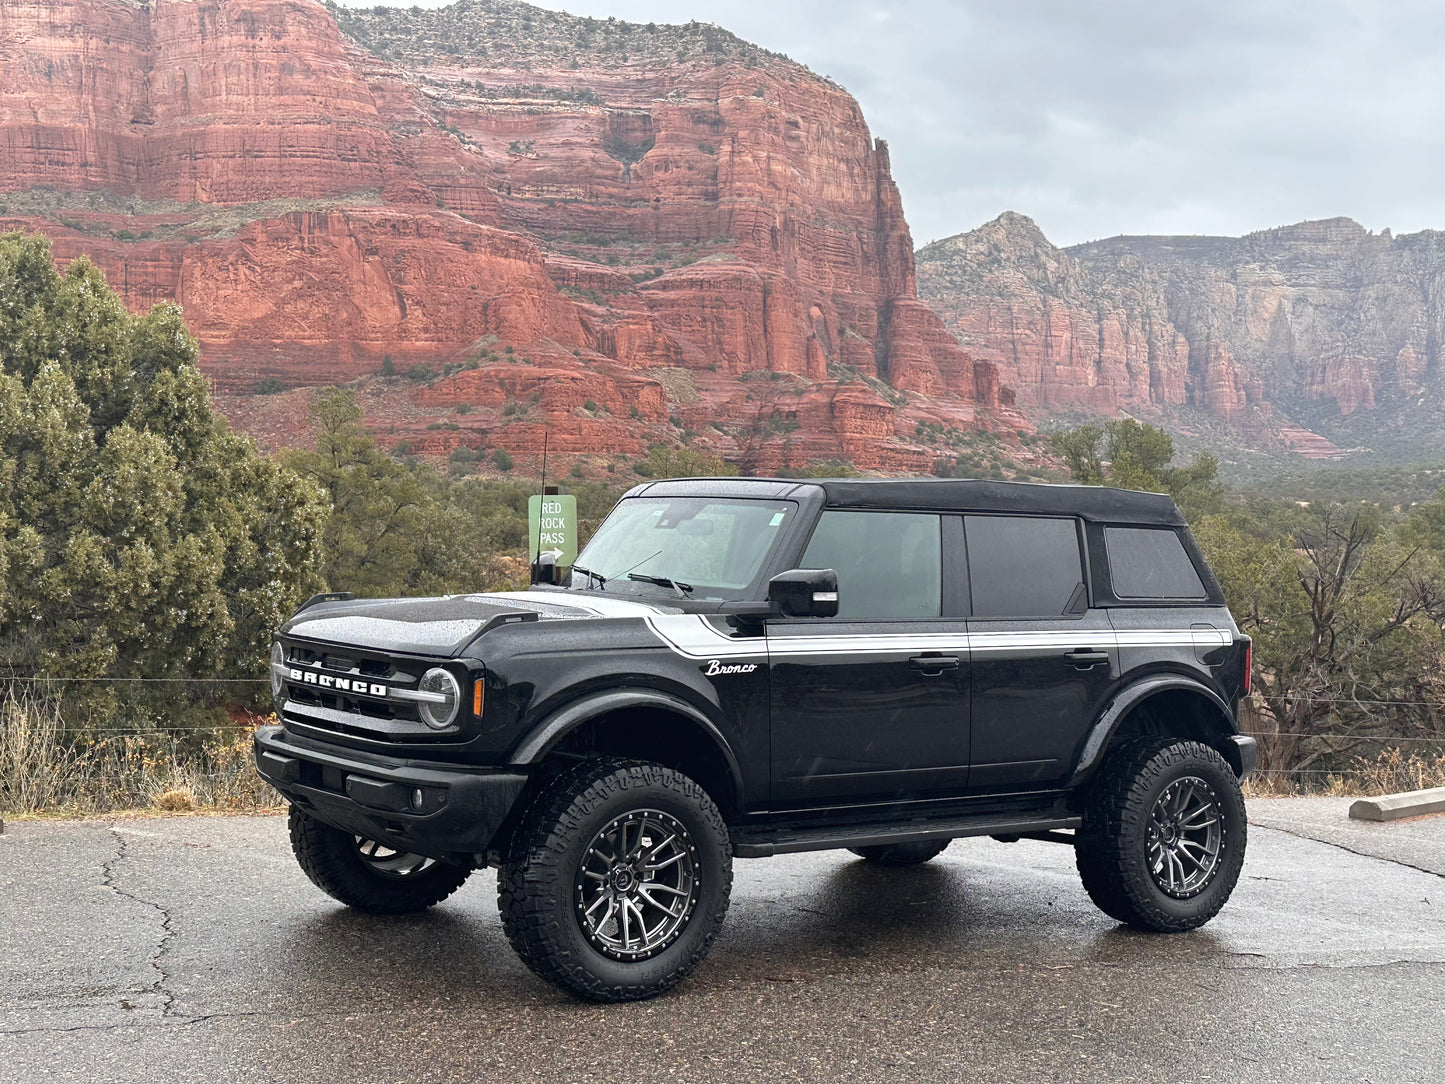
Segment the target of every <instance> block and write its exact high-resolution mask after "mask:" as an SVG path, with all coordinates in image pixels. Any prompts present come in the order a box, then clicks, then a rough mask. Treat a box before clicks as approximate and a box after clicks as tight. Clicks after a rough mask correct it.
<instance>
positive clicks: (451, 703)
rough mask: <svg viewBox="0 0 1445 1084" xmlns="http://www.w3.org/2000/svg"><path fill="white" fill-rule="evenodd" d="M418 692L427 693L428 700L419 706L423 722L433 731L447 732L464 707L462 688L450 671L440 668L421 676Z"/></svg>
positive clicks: (421, 701)
mask: <svg viewBox="0 0 1445 1084" xmlns="http://www.w3.org/2000/svg"><path fill="white" fill-rule="evenodd" d="M417 692H420V693H425V694H426V699H424V700H420V701H419V703H418V704H417V712H418V713H419V714H420V715H421V721H422V722H424V723H426V725H427V726H429V727H431V728H432V729H433V730H445V729H446V728H447V727H449V726H451V725H452V722H453V721H454V720H455V719H456V717H457V709H459V708H460V707H461V706H462V688H461V686H460V685H458V684H457V679H456V678H454V677H452V673H451V671H450V670H443V669H442V668H441V667H440V666H437V667H434V668H432V669H431V670H428V671H427V672H426V673H425V674H423V675H422V676H421V684H420V685H418V686H417Z"/></svg>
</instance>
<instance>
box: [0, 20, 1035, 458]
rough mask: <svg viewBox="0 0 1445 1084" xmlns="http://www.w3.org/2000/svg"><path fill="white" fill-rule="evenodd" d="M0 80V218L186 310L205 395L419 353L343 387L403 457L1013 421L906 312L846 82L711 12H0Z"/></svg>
mask: <svg viewBox="0 0 1445 1084" xmlns="http://www.w3.org/2000/svg"><path fill="white" fill-rule="evenodd" d="M0 72H3V75H0V228H15V227H20V228H38V229H43V230H45V231H46V232H47V233H49V234H51V235H52V236H53V237H54V239H55V244H56V251H57V253H58V254H59V255H61V256H63V257H69V256H74V255H77V254H80V253H86V254H89V255H90V256H91V257H92V258H93V259H95V260H96V261H97V262H98V263H99V264H100V265H101V266H102V267H103V268H104V269H105V270H106V272H107V273H108V275H109V276H110V278H111V280H112V282H113V283H114V284H115V285H116V287H117V289H119V290H120V291H121V292H122V294H123V295H124V296H125V298H126V300H127V302H128V303H129V304H131V305H132V306H134V307H136V308H144V307H146V306H149V305H151V304H153V303H155V302H157V301H161V300H168V299H169V300H176V301H179V302H180V303H181V304H182V305H183V306H184V307H185V311H186V315H187V319H188V320H189V322H190V323H191V326H192V327H193V329H194V330H195V332H196V334H197V335H198V337H199V338H200V340H201V342H202V346H203V364H204V366H205V367H206V368H207V370H208V371H209V372H210V373H211V374H212V375H213V377H214V379H215V382H216V385H217V387H218V389H219V390H220V391H221V392H222V393H227V394H229V395H230V396H232V397H239V396H242V395H244V394H245V393H247V392H249V391H251V390H252V389H254V388H255V387H256V386H257V385H258V384H266V385H269V386H270V387H272V388H274V387H275V386H276V385H277V384H279V385H281V386H283V387H287V388H294V387H298V386H316V385H321V384H326V383H330V382H334V381H345V380H351V379H356V378H361V377H367V376H369V375H370V374H374V373H376V372H377V371H378V370H380V369H382V368H383V367H384V366H389V369H388V371H396V372H400V373H407V372H413V371H414V372H415V373H416V374H421V373H422V370H421V369H417V367H418V366H423V367H425V368H426V369H429V370H431V371H432V372H444V373H445V374H446V375H445V376H444V377H443V378H441V379H438V380H431V381H428V380H423V379H420V377H418V380H417V381H416V382H415V383H413V384H406V385H403V384H397V383H395V382H393V383H392V384H391V385H388V387H389V388H390V392H389V393H387V394H378V395H376V396H374V397H372V398H371V399H369V400H368V401H369V402H372V403H374V405H375V406H376V410H377V413H375V414H373V416H372V418H371V420H372V423H373V424H374V425H375V426H376V427H377V428H378V430H379V431H380V432H383V433H384V434H386V436H387V437H388V438H389V439H391V440H392V441H393V442H400V441H401V440H406V441H407V442H408V443H410V444H411V445H412V447H413V448H415V449H418V450H423V451H427V452H435V453H438V454H441V453H447V452H450V451H452V450H454V449H455V448H457V447H459V446H463V445H466V446H470V447H474V448H479V447H502V448H507V449H509V450H512V451H521V452H527V451H529V450H531V448H532V446H533V445H536V446H538V447H540V443H541V439H542V438H541V434H542V432H543V431H544V429H545V430H546V431H547V432H549V433H550V439H551V440H552V441H554V442H555V443H554V444H553V445H552V446H553V447H560V448H564V449H566V448H570V449H572V450H574V451H578V452H583V451H590V452H596V453H622V454H634V453H638V452H641V451H645V449H646V446H647V444H648V442H649V441H651V440H658V439H661V440H668V441H675V440H676V439H678V438H679V436H680V435H681V432H682V431H684V430H686V431H688V432H690V433H691V434H693V435H694V436H693V438H692V439H696V440H697V441H699V442H700V443H701V444H702V445H704V446H706V447H709V448H711V449H712V450H715V451H719V452H721V453H722V454H725V455H728V456H730V457H732V458H737V459H740V460H742V461H743V462H744V464H745V465H747V466H750V467H759V466H768V467H773V468H782V467H787V468H800V467H803V466H806V465H807V464H808V462H810V461H814V460H819V459H847V460H851V461H853V462H854V463H856V464H857V465H858V466H860V467H868V468H890V469H898V468H914V469H926V468H927V467H928V466H929V464H930V462H931V457H932V453H930V452H929V451H928V449H927V448H926V447H925V446H923V445H919V444H917V443H916V442H914V441H912V440H911V434H912V433H913V432H914V430H915V428H916V426H917V424H918V422H919V420H920V419H922V418H925V417H926V418H929V419H931V420H932V421H933V422H934V423H936V424H942V425H945V426H947V427H949V428H951V429H958V430H967V429H972V428H977V427H988V428H995V429H999V430H1003V431H1007V432H1009V433H1012V431H1013V430H1014V429H1015V428H1016V427H1018V426H1020V425H1024V426H1026V425H1027V423H1025V422H1023V421H1022V419H1021V418H1020V417H1019V416H1018V415H1016V414H1015V413H1014V412H1013V411H1012V410H1011V403H1012V397H1011V393H1010V392H1009V391H1008V390H1007V389H1006V388H1004V387H1003V386H1002V383H1003V382H1001V381H1000V377H999V373H998V371H997V370H996V369H995V367H994V365H993V364H992V363H991V362H989V361H976V360H975V359H974V358H972V357H970V356H969V355H968V354H967V353H965V352H964V351H963V350H962V349H961V348H960V347H959V345H958V343H957V342H956V341H955V340H954V339H953V337H952V336H951V335H950V334H949V333H948V332H947V331H946V330H945V328H944V326H943V324H942V323H941V322H940V321H939V320H938V318H937V317H936V316H935V315H934V313H933V312H932V311H931V310H930V309H928V308H927V307H926V306H924V305H922V304H921V303H920V302H919V301H918V299H917V297H916V286H915V278H914V263H913V253H912V245H911V241H910V238H909V233H908V228H907V225H906V223H905V222H904V220H903V213H902V208H901V204H900V201H899V197H898V192H897V189H896V187H895V186H894V183H893V181H892V179H891V176H890V172H889V162H888V153H887V148H886V146H885V145H884V144H883V143H882V142H881V141H875V140H874V139H873V138H872V137H871V136H870V134H869V132H868V129H867V126H866V124H865V123H864V121H863V117H862V114H861V112H860V111H859V108H858V105H857V103H856V102H855V101H854V100H853V99H852V98H851V97H850V96H849V95H848V94H847V93H846V92H844V91H843V90H842V89H841V88H839V87H838V86H836V85H835V84H832V83H831V82H829V81H828V80H826V79H822V78H820V77H818V76H816V75H814V74H812V73H810V72H808V71H807V70H806V69H804V68H802V67H801V66H799V65H797V64H795V63H793V62H791V61H789V60H787V59H786V58H784V57H780V56H777V55H775V54H771V53H768V52H766V51H764V50H762V49H759V48H757V47H755V46H752V45H749V44H747V43H746V42H742V41H740V40H739V39H737V38H735V37H733V36H732V35H730V34H727V33H726V32H725V31H722V30H719V29H718V28H716V27H711V26H702V25H699V24H688V25H687V26H681V27H667V26H663V27H657V26H653V25H651V24H649V25H648V26H645V27H644V26H639V25H634V24H628V23H623V22H617V21H614V20H606V21H602V20H596V19H581V18H575V17H573V16H570V15H566V14H562V13H557V12H551V11H545V10H543V9H539V8H534V7H531V6H529V5H526V4H522V3H518V2H515V0H459V2H457V3H455V4H453V5H452V6H451V7H448V8H445V9H441V10H438V11H422V10H420V9H416V8H412V9H410V10H402V9H386V8H377V9H366V10H353V9H342V8H336V7H330V6H323V5H322V4H320V3H316V2H313V0H60V2H44V3H41V2H37V0H29V2H24V0H0ZM758 377H761V378H762V379H755V378H758ZM274 398H275V410H273V411H271V413H272V414H274V415H275V416H276V417H277V418H280V417H282V416H285V417H288V418H290V417H293V416H294V414H295V404H294V403H290V404H284V403H283V401H284V400H286V399H287V396H284V395H282V396H276V397H274ZM689 400H690V401H689ZM227 402H228V403H229V404H230V407H231V408H232V409H233V413H234V415H235V416H236V417H237V418H238V419H239V420H240V421H241V423H242V424H247V425H253V426H254V427H255V428H256V429H257V430H258V431H259V432H263V433H269V434H270V435H271V436H272V437H274V438H275V439H285V434H284V433H279V432H278V431H277V426H275V425H270V426H269V428H268V423H267V421H266V417H267V410H268V408H269V405H270V404H268V403H260V404H258V403H254V402H253V403H244V402H242V401H241V400H240V399H239V398H232V399H229V400H227ZM459 411H460V413H458V412H459ZM442 419H445V420H442Z"/></svg>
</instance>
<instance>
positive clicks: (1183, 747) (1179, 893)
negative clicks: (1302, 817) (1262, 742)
mask: <svg viewBox="0 0 1445 1084" xmlns="http://www.w3.org/2000/svg"><path fill="white" fill-rule="evenodd" d="M1247 834H1248V821H1247V818H1246V815H1245V809H1244V796H1243V795H1242V794H1241V793H1240V788H1239V780H1238V779H1237V778H1236V777H1235V775H1234V772H1233V770H1232V769H1231V768H1230V766H1229V764H1228V763H1227V762H1226V761H1225V759H1224V758H1223V757H1222V756H1220V755H1219V753H1218V752H1216V751H1215V750H1214V749H1211V748H1210V747H1209V746H1207V745H1204V744H1203V743H1201V742H1197V741H1178V740H1172V739H1168V738H1139V739H1136V740H1134V741H1131V742H1129V743H1127V744H1125V745H1123V746H1121V747H1120V748H1119V749H1117V750H1116V751H1115V752H1114V753H1112V754H1111V755H1110V756H1109V758H1108V760H1106V761H1105V762H1104V765H1103V767H1102V768H1101V769H1100V770H1099V775H1098V777H1097V778H1096V779H1095V780H1094V784H1093V788H1092V789H1091V791H1090V794H1089V799H1088V802H1087V804H1086V806H1085V809H1084V823H1083V826H1082V827H1081V828H1080V829H1079V832H1078V845H1077V863H1078V867H1079V876H1080V877H1081V878H1082V879H1083V882H1084V888H1085V889H1087V890H1088V893H1089V897H1090V898H1091V899H1092V900H1093V901H1094V903H1095V904H1096V905H1097V906H1098V907H1099V909H1100V910H1101V911H1103V912H1104V913H1105V914H1107V915H1109V916H1110V917H1111V918H1115V919H1118V920H1119V921H1120V922H1126V923H1128V924H1129V925H1131V926H1137V927H1139V928H1140V929H1146V930H1157V931H1159V932H1161V933H1179V932H1182V931H1184V930H1192V929H1195V928H1197V927H1199V926H1202V925H1204V923H1206V922H1208V921H1209V920H1210V919H1211V918H1213V917H1214V916H1215V915H1216V914H1218V913H1219V909H1220V908H1221V907H1223V906H1224V904H1225V902H1226V901H1227V900H1228V899H1229V896H1230V893H1231V892H1233V891H1234V885H1235V883H1236V882H1237V881H1238V880H1239V872H1240V869H1241V868H1242V867H1243V865H1244V849H1245V843H1246V840H1247Z"/></svg>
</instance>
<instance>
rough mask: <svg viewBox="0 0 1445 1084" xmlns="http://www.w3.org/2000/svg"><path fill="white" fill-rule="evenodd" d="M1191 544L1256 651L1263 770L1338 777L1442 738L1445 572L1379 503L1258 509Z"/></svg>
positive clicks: (1218, 524) (1203, 529) (1212, 519)
mask: <svg viewBox="0 0 1445 1084" xmlns="http://www.w3.org/2000/svg"><path fill="white" fill-rule="evenodd" d="M1194 533H1195V537H1196V538H1197V539H1198V541H1199V544H1200V546H1201V548H1202V549H1203V550H1204V551H1205V553H1206V555H1207V556H1208V557H1209V561H1210V564H1211V566H1212V567H1213V569H1214V572H1215V575H1216V576H1217V577H1218V578H1219V581H1220V583H1221V585H1222V586H1223V588H1224V592H1225V596H1226V598H1227V599H1228V600H1229V604H1230V609H1231V610H1232V612H1233V613H1234V616H1235V620H1236V621H1238V623H1239V626H1240V628H1241V630H1242V631H1244V632H1246V633H1248V634H1249V635H1250V636H1251V637H1252V638H1253V640H1254V661H1255V673H1256V675H1257V680H1256V701H1257V703H1258V706H1259V715H1260V719H1259V724H1260V727H1261V728H1262V729H1263V730H1264V731H1265V732H1266V734H1267V735H1268V737H1267V738H1266V740H1264V741H1262V743H1261V766H1262V767H1264V768H1266V769H1277V770H1284V771H1290V770H1305V769H1318V768H1321V767H1327V768H1337V767H1340V766H1342V765H1343V764H1344V763H1345V762H1346V761H1347V760H1348V758H1349V757H1350V756H1353V755H1356V754H1360V753H1364V752H1374V751H1378V750H1379V748H1380V744H1379V743H1380V742H1381V741H1382V740H1384V739H1392V738H1393V739H1410V738H1420V737H1440V736H1442V733H1445V732H1442V730H1441V724H1440V722H1439V719H1440V717H1441V716H1440V711H1439V708H1440V706H1441V705H1442V703H1445V686H1442V681H1441V679H1440V678H1439V677H1438V676H1437V675H1438V674H1439V670H1440V663H1441V659H1442V651H1445V644H1442V638H1441V630H1440V623H1441V621H1442V620H1445V566H1442V564H1441V561H1440V558H1439V556H1438V555H1437V554H1435V553H1431V552H1430V551H1429V550H1428V549H1426V548H1425V547H1422V546H1420V545H1418V544H1417V543H1416V541H1415V540H1413V539H1412V538H1411V537H1410V531H1409V530H1408V524H1390V523H1387V522H1385V520H1384V519H1383V517H1382V516H1381V514H1380V513H1379V511H1378V509H1375V508H1373V507H1371V506H1365V507H1363V508H1360V507H1356V508H1353V509H1346V508H1342V507H1340V506H1338V505H1325V506H1322V507H1313V508H1300V507H1297V506H1294V505H1292V504H1288V503H1285V502H1280V503H1278V504H1274V505H1270V504H1268V503H1266V502H1256V503H1255V504H1253V505H1252V506H1250V507H1249V508H1247V509H1243V510H1234V511H1231V512H1229V513H1224V514H1216V515H1211V516H1206V517H1204V518H1203V519H1202V520H1200V521H1199V522H1197V523H1196V524H1195V527H1194Z"/></svg>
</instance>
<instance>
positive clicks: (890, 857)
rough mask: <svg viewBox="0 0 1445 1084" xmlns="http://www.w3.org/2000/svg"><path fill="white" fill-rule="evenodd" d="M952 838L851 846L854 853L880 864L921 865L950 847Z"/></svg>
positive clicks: (850, 848)
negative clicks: (871, 845)
mask: <svg viewBox="0 0 1445 1084" xmlns="http://www.w3.org/2000/svg"><path fill="white" fill-rule="evenodd" d="M952 842H953V840H951V839H925V840H919V841H918V842H916V843H882V844H879V845H878V846H876V847H849V848H848V850H850V851H851V852H852V853H854V854H856V855H857V856H858V857H859V858H862V859H865V860H866V861H869V862H876V863H878V865H880V866H921V865H923V863H924V862H928V861H931V860H932V859H934V858H937V857H938V856H939V855H941V854H942V853H943V852H944V851H946V850H947V849H948V845H949V844H950V843H952Z"/></svg>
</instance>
